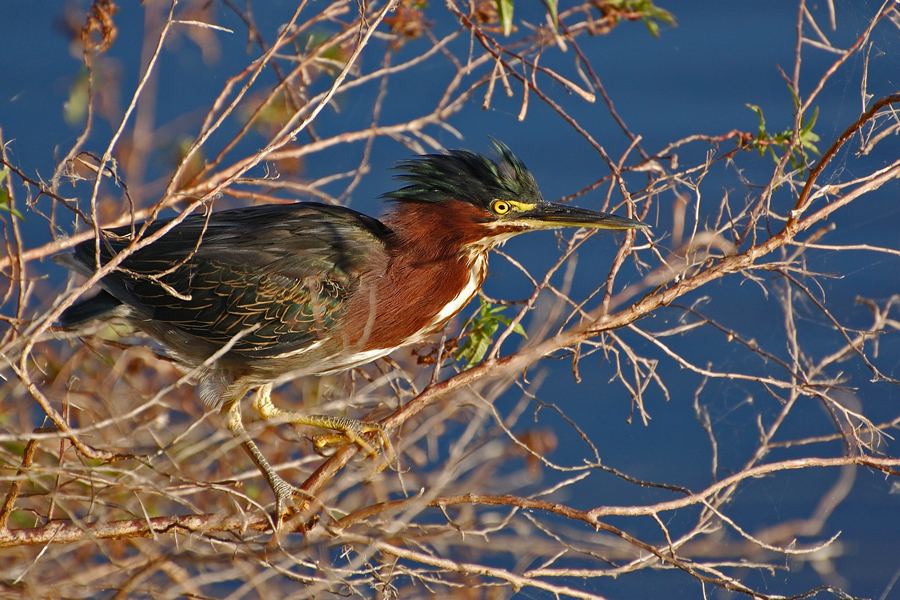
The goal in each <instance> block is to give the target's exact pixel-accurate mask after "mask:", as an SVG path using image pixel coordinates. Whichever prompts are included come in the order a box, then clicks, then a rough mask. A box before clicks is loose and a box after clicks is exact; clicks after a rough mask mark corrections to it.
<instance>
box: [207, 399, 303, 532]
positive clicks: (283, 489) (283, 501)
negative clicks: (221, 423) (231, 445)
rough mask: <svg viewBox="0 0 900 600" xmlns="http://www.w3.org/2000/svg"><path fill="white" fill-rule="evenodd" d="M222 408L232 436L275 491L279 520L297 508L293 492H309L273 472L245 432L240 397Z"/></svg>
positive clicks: (277, 517)
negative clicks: (238, 441) (225, 412)
mask: <svg viewBox="0 0 900 600" xmlns="http://www.w3.org/2000/svg"><path fill="white" fill-rule="evenodd" d="M224 410H227V413H228V414H227V423H228V428H229V429H230V430H231V432H232V433H233V434H234V436H235V437H236V438H237V439H238V440H240V442H241V445H242V446H243V447H244V450H246V451H247V454H249V455H250V458H251V459H252V460H253V462H254V463H256V466H257V467H258V468H259V471H260V472H261V473H262V474H263V477H265V478H266V481H267V482H268V484H269V487H270V488H272V492H274V493H275V517H276V519H277V520H279V521H280V520H281V518H282V517H283V516H284V515H285V514H286V513H287V512H288V511H289V510H297V509H298V507H297V505H296V504H295V503H294V494H300V495H303V496H306V497H310V496H309V494H307V493H306V492H304V491H303V490H301V489H300V488H296V487H294V486H292V485H291V484H289V483H288V482H286V481H285V480H284V479H282V478H281V476H280V475H278V473H276V472H275V469H273V468H272V465H270V464H269V461H267V460H266V457H265V456H263V454H262V452H260V450H259V448H258V447H257V445H256V443H255V442H254V441H253V440H252V439H251V438H250V435H249V434H248V433H247V430H246V429H244V423H243V419H242V418H241V403H240V399H238V400H237V401H234V402H232V403H231V404H230V405H226V406H225V407H224Z"/></svg>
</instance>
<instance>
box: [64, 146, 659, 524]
mask: <svg viewBox="0 0 900 600" xmlns="http://www.w3.org/2000/svg"><path fill="white" fill-rule="evenodd" d="M494 145H495V146H496V150H497V154H498V156H497V161H494V160H491V159H489V158H486V157H484V156H480V155H478V154H475V153H473V152H469V151H466V150H456V151H449V152H445V153H443V154H432V155H426V156H419V157H416V158H413V159H411V160H409V161H407V162H404V163H402V164H401V165H400V166H399V167H397V168H398V169H401V170H402V171H403V173H402V174H400V175H398V176H397V178H399V179H401V180H403V181H404V182H406V184H407V185H406V186H405V187H402V188H401V189H399V190H396V191H394V192H390V193H387V194H385V195H384V197H385V198H388V199H389V200H390V201H391V204H390V205H389V209H388V212H387V215H386V217H385V218H384V220H383V221H379V220H377V219H374V218H372V217H368V216H366V215H364V214H361V213H358V212H356V211H354V210H351V209H349V208H345V207H342V206H330V205H326V204H318V203H295V204H280V205H259V206H250V207H246V208H238V209H234V210H224V211H220V212H216V213H210V214H205V215H203V214H197V215H191V216H188V217H187V218H185V219H184V220H183V221H182V222H181V223H179V224H178V225H177V226H175V227H174V228H172V229H171V230H170V231H169V232H168V233H166V234H165V235H163V236H162V237H161V238H159V239H158V240H157V241H155V242H153V243H152V244H149V245H147V246H145V247H143V248H140V249H138V250H136V251H133V252H132V253H131V254H130V255H128V256H127V258H125V259H124V260H123V261H122V262H121V264H120V266H119V267H118V268H117V269H116V270H114V271H112V272H111V273H110V274H108V275H106V276H105V277H104V278H103V279H102V280H101V281H100V286H101V288H102V291H100V292H99V293H98V294H97V295H96V296H94V297H92V298H89V299H87V300H83V301H81V302H79V303H78V304H75V305H74V306H72V307H71V308H69V309H68V310H66V311H65V312H64V313H63V315H62V317H61V324H62V325H63V326H64V327H67V328H73V327H75V326H77V325H79V324H82V323H85V322H87V321H90V320H92V319H113V318H117V319H124V320H126V321H127V322H128V323H130V324H131V325H132V326H134V327H136V328H137V329H139V330H142V331H143V332H145V333H147V334H149V335H150V336H151V337H153V338H156V339H157V340H158V341H160V342H161V343H162V344H163V345H165V346H167V347H168V349H169V351H170V353H171V355H172V356H173V358H174V359H175V360H177V361H178V362H180V363H182V364H183V365H185V366H186V367H187V368H189V369H192V370H193V373H194V374H195V375H196V378H197V379H198V380H199V387H200V397H201V399H202V400H203V402H204V403H205V404H206V405H208V406H210V407H217V408H219V409H220V410H221V411H222V414H223V415H224V416H225V418H226V420H227V424H228V427H229V428H230V429H231V431H232V432H233V433H234V435H235V436H237V438H238V439H239V440H240V441H241V443H242V445H243V446H244V448H245V450H246V451H247V452H248V454H249V455H250V457H251V458H252V460H253V461H254V462H255V463H256V465H257V466H258V467H259V469H260V472H261V473H262V474H263V476H264V477H265V479H266V481H267V482H268V483H269V485H270V486H271V488H272V491H273V492H274V493H275V496H276V500H277V505H276V511H277V512H278V513H279V514H280V513H281V511H282V510H285V509H287V508H289V507H291V506H293V494H294V493H296V492H298V490H297V489H296V488H294V487H293V486H291V485H290V484H288V483H287V482H286V481H284V480H283V479H282V478H281V477H280V476H279V475H278V474H277V473H275V471H274V469H273V468H272V467H271V466H270V465H269V463H268V462H267V461H266V459H265V457H264V456H263V455H262V453H261V452H260V451H259V449H258V447H257V446H256V444H255V443H254V442H253V440H252V439H251V438H250V436H249V435H248V434H247V432H246V430H245V429H244V426H243V424H242V419H241V409H240V402H241V400H242V399H243V397H244V396H246V395H247V394H248V392H250V391H251V390H254V389H255V390H256V395H255V398H254V400H253V408H254V409H255V410H256V411H257V412H258V413H259V414H260V415H261V416H262V417H263V418H264V419H267V420H270V421H274V422H276V423H292V424H298V425H312V426H317V427H322V428H325V429H330V430H333V431H336V432H339V433H340V436H341V437H342V438H344V439H347V440H350V441H352V442H355V443H357V444H359V445H360V446H361V447H362V448H363V449H364V450H366V451H368V452H370V453H372V454H374V453H375V450H374V448H373V447H372V444H371V443H370V440H373V439H375V438H374V436H380V437H381V441H382V442H383V443H385V445H386V448H389V447H390V446H389V443H388V442H387V436H386V433H385V431H384V429H383V428H382V427H381V425H380V424H378V423H370V422H363V421H354V420H350V419H341V418H334V417H329V416H323V415H308V414H303V413H300V412H294V411H285V410H281V409H279V408H276V407H275V406H274V405H273V404H272V402H271V399H270V392H271V389H272V385H273V384H276V383H279V382H283V381H286V380H289V379H293V378H295V377H299V376H303V375H327V374H331V373H338V372H340V371H345V370H347V369H351V368H353V367H356V366H359V365H363V364H365V363H368V362H371V361H373V360H375V359H377V358H379V357H383V356H386V355H387V354H389V353H391V352H392V351H393V350H395V349H397V348H400V347H402V346H406V345H408V344H413V343H416V342H420V341H422V340H424V339H425V338H427V337H428V336H429V335H431V334H433V333H435V332H438V331H440V330H441V329H442V328H443V327H444V325H445V324H446V323H447V322H448V321H449V320H450V319H451V318H453V317H454V316H455V315H456V314H457V313H459V312H460V311H461V310H462V309H463V308H464V307H465V306H466V305H467V304H468V303H469V301H470V300H472V299H473V298H474V297H475V295H476V294H477V293H478V289H479V288H480V287H481V284H482V283H483V282H484V279H485V276H486V275H487V258H488V252H489V251H490V250H491V248H493V247H494V246H496V245H497V244H499V243H501V242H503V241H504V240H506V239H508V238H510V237H512V236H514V235H517V234H519V233H522V232H525V231H533V230H537V229H552V228H559V227H590V228H595V229H618V230H621V229H637V228H642V227H645V225H644V224H643V223H641V222H640V221H635V220H632V219H626V218H623V217H617V216H615V215H610V214H605V213H601V212H594V211H589V210H584V209H580V208H575V207H571V206H564V205H560V204H552V203H549V202H547V201H545V200H544V199H543V197H542V196H541V193H540V191H539V190H538V187H537V184H536V183H535V181H534V177H533V176H532V175H531V173H530V172H529V171H528V169H527V168H526V167H525V165H524V164H523V163H522V162H521V161H520V160H519V159H518V158H516V157H515V156H514V155H513V154H512V152H511V151H510V150H509V148H507V147H506V146H505V145H503V144H501V143H500V142H496V141H495V142H494ZM167 223H169V221H167V220H157V221H154V222H152V223H149V224H146V225H145V226H138V227H136V228H134V229H132V228H131V227H122V228H117V229H112V230H109V231H105V232H104V233H103V237H102V240H101V243H100V246H99V259H100V262H101V263H102V264H105V263H106V262H108V261H109V260H110V259H111V258H112V257H113V256H114V255H116V254H118V253H119V252H122V251H124V250H126V249H128V247H129V245H131V244H132V243H133V242H134V241H135V240H136V237H138V236H147V235H150V234H152V233H154V232H156V231H158V230H159V229H160V228H162V227H164V226H165V225H166V224H167ZM135 232H138V235H137V236H136V235H135ZM96 261H97V246H96V245H95V242H94V241H93V240H91V241H87V242H83V243H81V244H79V245H77V246H76V247H75V251H74V253H72V254H66V255H60V256H58V257H57V262H59V263H60V264H63V265H65V266H66V267H68V268H70V269H72V270H74V271H77V272H79V273H81V274H83V275H86V276H89V275H91V273H92V272H93V271H94V270H95V269H96V268H97V263H96ZM320 437H325V438H330V439H331V441H334V438H335V436H334V435H332V436H320Z"/></svg>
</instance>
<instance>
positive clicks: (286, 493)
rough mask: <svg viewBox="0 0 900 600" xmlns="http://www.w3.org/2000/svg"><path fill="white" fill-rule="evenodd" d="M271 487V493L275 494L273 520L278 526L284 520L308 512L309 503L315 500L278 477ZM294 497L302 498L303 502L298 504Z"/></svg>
mask: <svg viewBox="0 0 900 600" xmlns="http://www.w3.org/2000/svg"><path fill="white" fill-rule="evenodd" d="M271 487H272V492H273V493H274V494H275V513H274V515H273V518H274V520H275V522H276V524H278V525H279V526H280V525H281V522H282V521H284V519H287V518H290V517H292V516H294V515H296V514H299V513H302V512H304V511H306V510H308V509H309V504H310V502H311V501H313V500H314V499H315V498H314V497H313V495H312V494H310V493H309V492H307V491H306V490H302V489H300V488H298V487H295V486H293V485H291V484H289V483H288V482H286V481H285V480H284V479H282V478H281V477H278V478H277V480H276V481H272V482H271ZM295 496H300V497H302V498H303V501H302V502H300V503H299V504H298V503H297V501H296V500H295V499H294V498H295Z"/></svg>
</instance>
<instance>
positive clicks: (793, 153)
mask: <svg viewBox="0 0 900 600" xmlns="http://www.w3.org/2000/svg"><path fill="white" fill-rule="evenodd" d="M795 103H796V102H795ZM747 108H749V109H750V110H752V111H753V112H755V113H756V114H757V116H759V131H758V132H757V134H756V136H755V137H753V138H752V140H751V141H750V147H751V148H756V149H757V150H758V151H759V155H760V156H764V155H765V154H766V152H767V151H768V152H770V153H771V154H772V158H773V159H775V162H778V161H779V160H780V159H781V157H780V156H779V155H778V153H776V152H775V148H779V149H780V150H782V151H784V152H790V158H791V166H793V167H794V168H795V169H799V168H801V167H803V166H805V165H806V151H809V152H813V153H815V154H819V149H818V148H817V147H816V144H815V143H816V142H818V141H819V136H818V135H817V134H816V133H815V132H814V131H813V127H814V126H815V124H816V119H817V118H818V116H819V109H818V108H816V109H815V110H813V113H812V116H810V118H809V119H808V120H807V119H806V116H805V115H804V116H803V117H801V120H800V144H799V145H794V144H793V139H794V129H793V128H790V129H785V130H784V131H782V132H781V133H775V134H772V133H769V132H768V131H767V130H766V119H765V117H763V111H762V109H761V108H760V107H758V106H756V105H755V104H748V105H747Z"/></svg>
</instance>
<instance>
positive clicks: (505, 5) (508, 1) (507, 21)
mask: <svg viewBox="0 0 900 600" xmlns="http://www.w3.org/2000/svg"><path fill="white" fill-rule="evenodd" d="M497 15H498V16H499V17H500V23H501V24H502V25H503V35H505V36H507V37H509V34H510V33H512V23H513V1H512V0H497Z"/></svg>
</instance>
